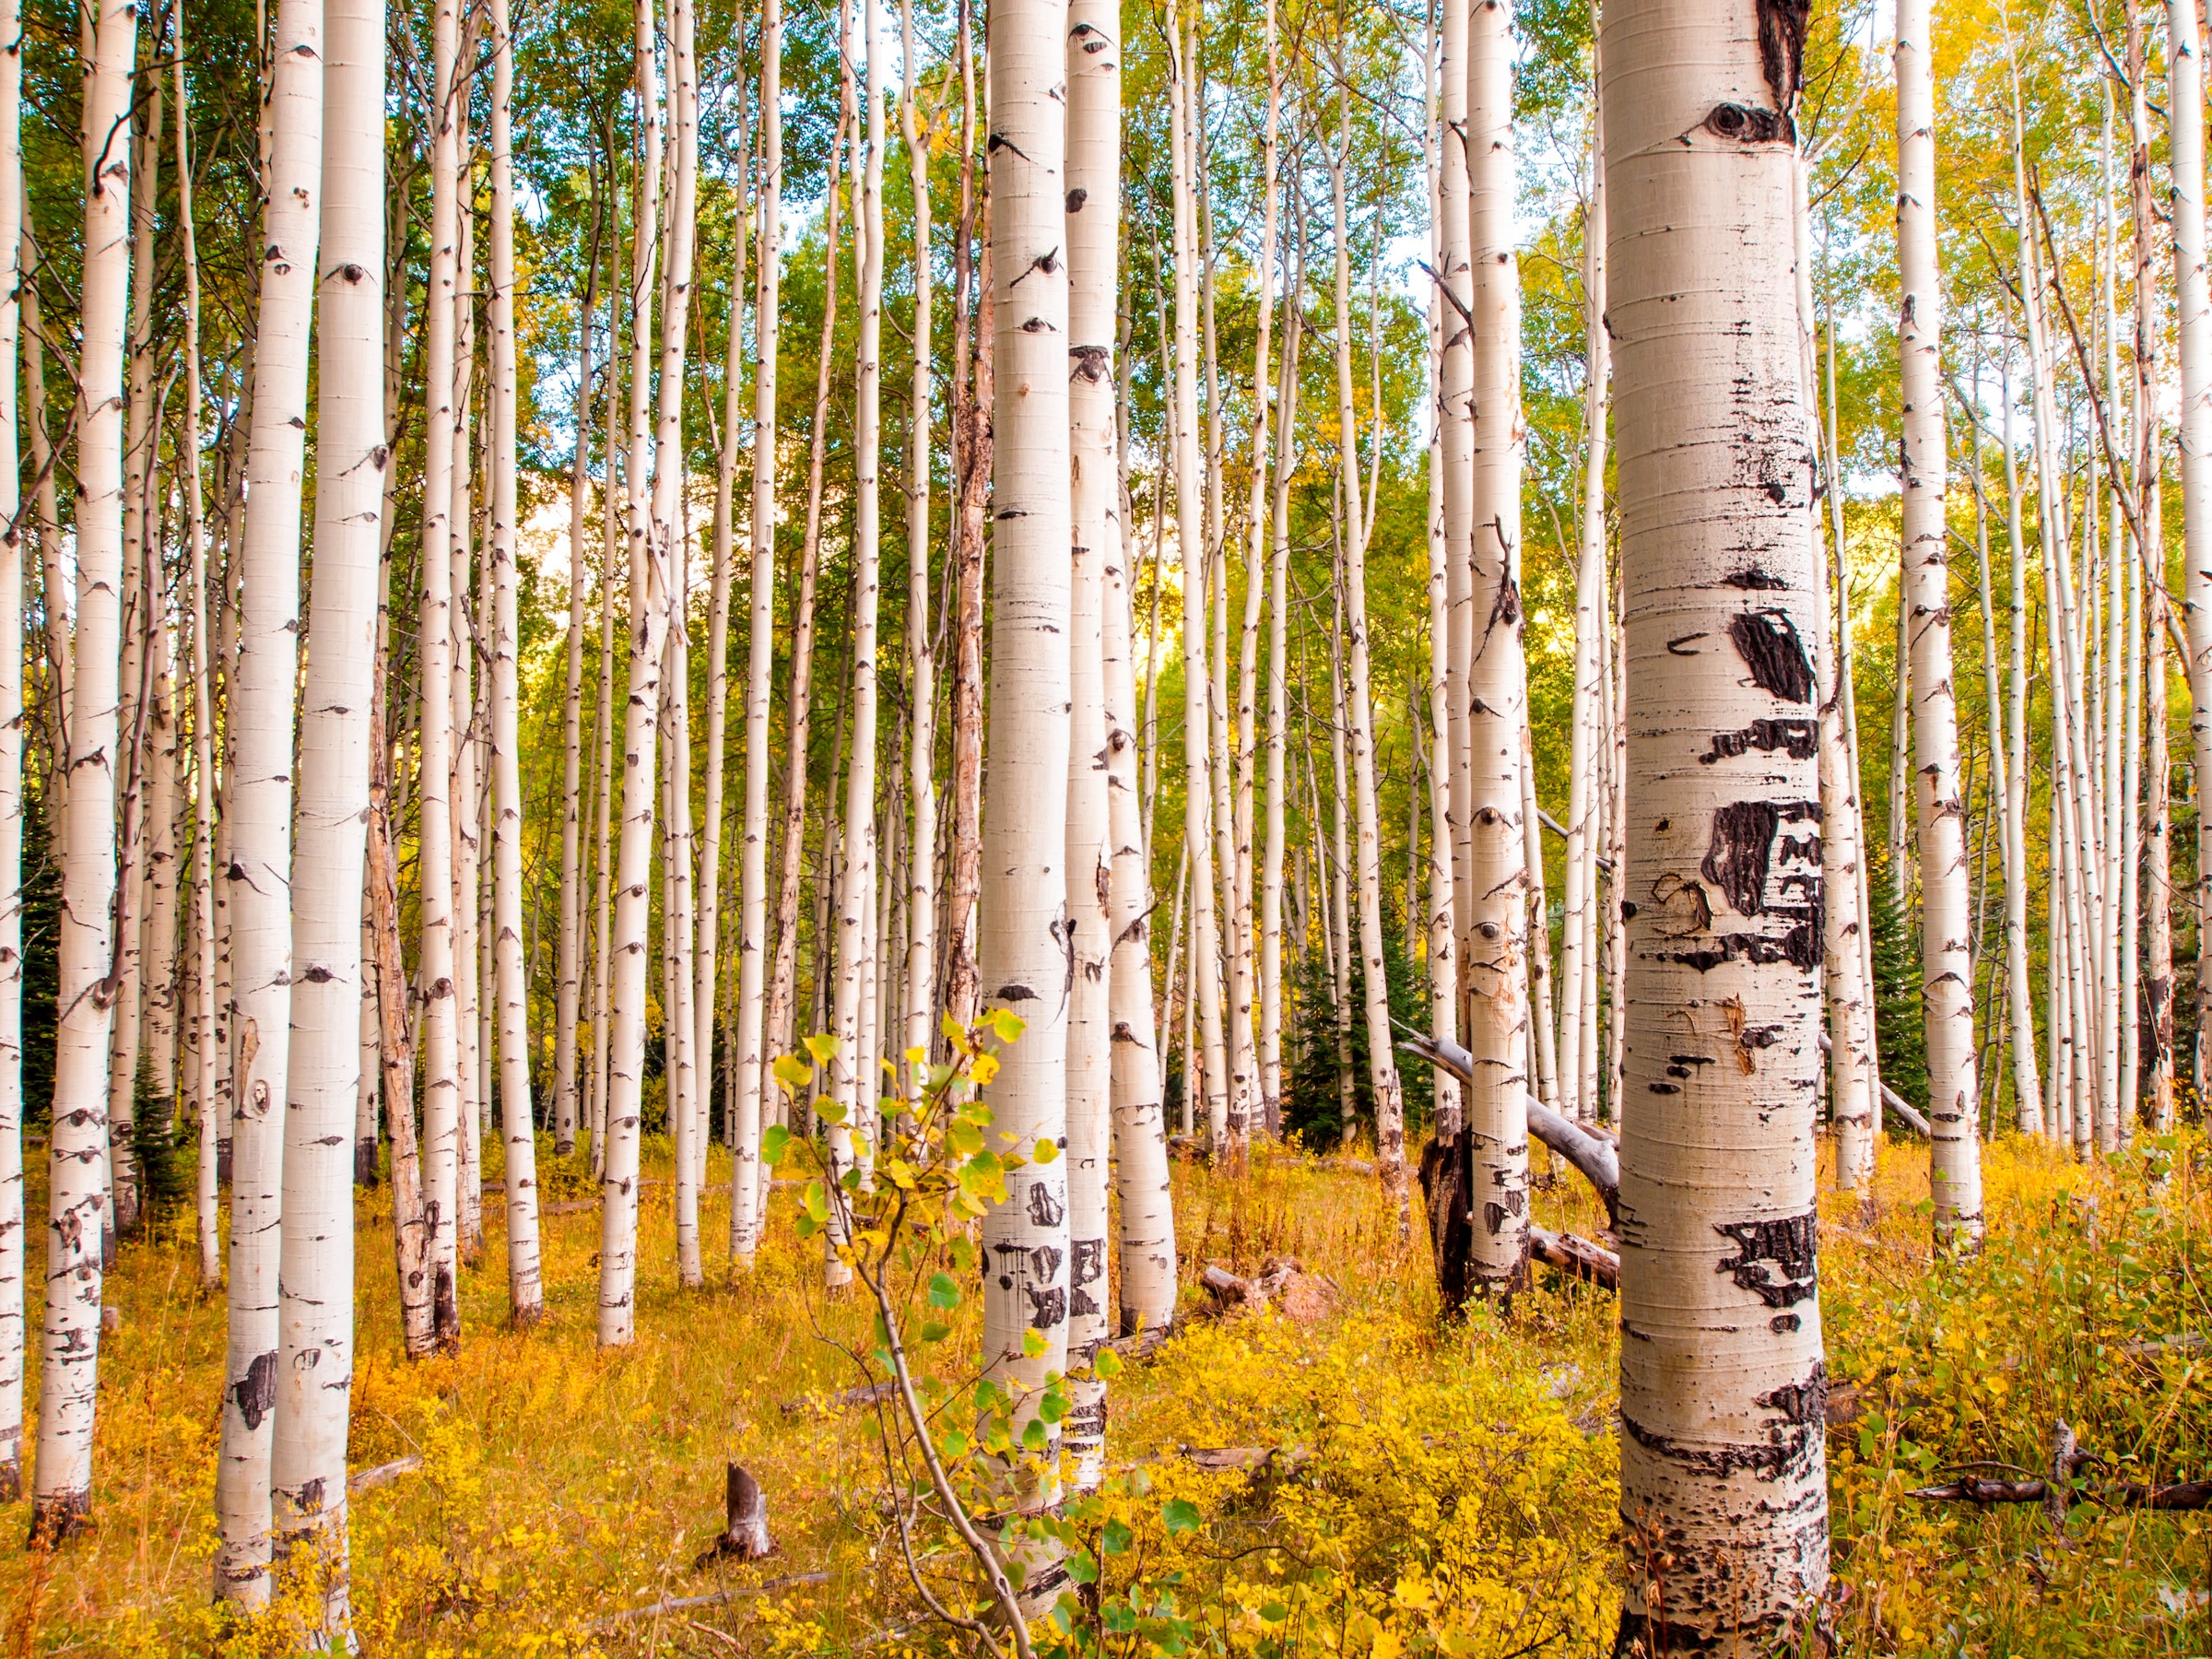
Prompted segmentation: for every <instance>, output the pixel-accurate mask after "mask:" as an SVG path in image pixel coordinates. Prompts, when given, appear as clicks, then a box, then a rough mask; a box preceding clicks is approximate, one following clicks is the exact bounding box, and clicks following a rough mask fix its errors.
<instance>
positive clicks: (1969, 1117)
mask: <svg viewBox="0 0 2212 1659" xmlns="http://www.w3.org/2000/svg"><path fill="white" fill-rule="evenodd" d="M1928 25H1929V16H1928V3H1927V0H1898V7H1897V39H1896V44H1895V47H1894V49H1893V50H1894V56H1895V60H1896V67H1897V97H1898V106H1897V142H1898V154H1899V157H1900V161H1899V185H1898V194H1897V242H1898V262H1899V269H1900V280H1901V283H1902V286H1903V288H1904V296H1903V300H1902V302H1901V308H1900V313H1899V321H1898V339H1899V349H1900V352H1901V353H1902V356H1903V365H1902V370H1901V373H1902V376H1903V381H1902V385H1903V399H1904V432H1905V437H1904V447H1903V451H1902V454H1903V466H1904V478H1903V486H1904V509H1903V511H1904V519H1903V526H1904V529H1903V534H1904V566H1905V588H1904V593H1903V595H1902V601H1901V602H1902V603H1904V604H1905V605H1906V606H1908V607H1909V609H1910V613H1911V626H1910V633H1911V636H1912V690H1913V699H1912V759H1913V776H1914V778H1915V779H1916V780H1917V782H1916V785H1915V787H1916V788H1917V790H1918V791H1919V799H1918V806H1919V815H1920V885H1921V901H1920V902H1921V922H1922V941H1923V942H1922V947H1921V948H1922V956H1921V962H1922V977H1923V982H1924V987H1925V989H1924V995H1925V998H1926V1010H1927V1026H1928V1121H1929V1123H1930V1124H1933V1125H1934V1131H1933V1134H1932V1135H1931V1137H1930V1148H1929V1151H1930V1157H1931V1158H1932V1159H1933V1168H1934V1174H1933V1180H1934V1182H1935V1188H1934V1192H1935V1234H1936V1237H1937V1238H1938V1239H1940V1240H1942V1241H1946V1242H1947V1243H1949V1244H1951V1245H1952V1246H1953V1247H1954V1248H1957V1249H1959V1250H1962V1251H1969V1252H1971V1251H1972V1250H1974V1249H1976V1248H1977V1247H1978V1245H1979V1243H1980V1241H1981V1237H1982V1152H1981V1136H1980V1135H1979V1134H1978V1133H1977V1128H1976V1115H1977V1108H1976V1102H1977V1101H1978V1100H1980V1099H1981V1090H1980V1088H1979V1086H1978V1085H1977V1083H1976V1081H1975V1075H1974V978H1973V964H1972V961H1971V959H1970V957H1969V955H1968V950H1967V940H1968V938H1969V936H1970V923H1969V919H1968V893H1967V885H1968V882H1967V877H1968V870H1967V853H1966V804H1965V802H1964V800H1963V799H1962V798H1961V796H1960V794H1959V778H1958V773H1959V712H1958V705H1957V701H1956V700H1955V699H1954V697H1953V695H1952V691H1951V681H1952V676H1953V667H1952V661H1951V622H1950V617H1951V601H1950V563H1949V550H1950V541H1949V531H1948V529H1947V527H1946V524H1945V521H1944V488H1945V474H1946V470H1947V466H1946V459H1945V453H1944V409H1943V365H1942V357H1941V344H1940V335H1941V316H1942V296H1941V294H1940V293H1939V292H1938V289H1937V282H1938V278H1937V272H1936V248H1935V81H1934V78H1933V76H1932V74H1931V72H1930V63H1929V50H1930V45H1929V37H1928Z"/></svg>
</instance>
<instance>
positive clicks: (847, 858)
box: [825, 0, 1066, 1287]
mask: <svg viewBox="0 0 2212 1659" xmlns="http://www.w3.org/2000/svg"><path fill="white" fill-rule="evenodd" d="M858 11H859V16H860V19H861V32H862V34H863V35H864V37H865V41H864V44H865V47H866V51H867V86H866V89H865V97H864V102H865V104H866V111H865V114H866V119H867V126H866V139H865V143H866V150H865V156H864V159H863V160H862V163H861V182H860V211H859V213H858V214H857V215H856V216H855V221H856V222H855V223H854V225H853V241H854V248H853V252H854V253H855V255H856V257H857V263H858V265H859V277H860V338H859V349H860V359H859V363H858V365H857V381H856V392H855V396H854V400H853V467H854V481H853V482H854V488H853V691H852V697H853V702H852V709H853V759H852V763H851V765H850V766H849V767H848V768H847V769H846V773H845V807H844V843H843V855H842V856H841V858H840V859H839V861H838V877H839V886H838V895H837V900H836V903H837V994H836V1000H835V1002H834V1004H833V1005H832V1008H831V1013H830V1032H831V1034H832V1035H834V1036H835V1037H836V1039H837V1041H838V1045H839V1047H838V1054H837V1058H836V1059H835V1060H834V1061H832V1062H831V1064H830V1080H831V1084H832V1087H833V1088H834V1090H835V1095H836V1099H837V1100H838V1102H839V1103H840V1104H841V1105H842V1106H843V1107H844V1108H845V1117H844V1119H843V1121H842V1122H832V1123H831V1124H830V1170H831V1173H832V1175H833V1176H835V1175H839V1174H841V1173H842V1172H843V1171H845V1170H847V1169H850V1168H852V1167H853V1164H854V1162H855V1160H859V1161H862V1162H865V1161H866V1160H867V1159H869V1158H870V1156H871V1149H872V1146H873V1142H874V1139H875V1122H874V1119H875V1112H874V1107H875V1102H876V1100H877V1096H878V1094H879V1093H880V1090H879V1088H878V1087H877V1078H876V1076H875V1075H874V1073H873V1068H872V1067H871V1066H870V1065H869V1056H868V1054H867V1053H866V1050H865V1046H864V1044H863V1041H862V1038H863V1035H864V1032H863V1019H862V1004H863V1001H864V998H865V994H866V986H865V970H866V967H867V965H868V963H869V962H870V961H871V960H872V953H871V952H870V951H869V949H868V942H867V935H868V934H869V933H870V932H871V931H872V924H873V921H874V912H875V895H876V881H877V872H876V861H877V852H878V849H877V844H876V747H877V742H876V716H877V692H876V649H877V640H876V618H877V598H878V595H879V589H880V574H881V569H882V558H881V552H880V548H879V545H878V537H879V533H880V530H881V503H880V498H879V479H878V468H879V466H880V465H881V458H882V441H881V439H882V404H883V363H882V351H881V341H882V335H883V140H884V130H883V93H884V87H885V76H884V55H885V52H886V47H885V44H884V40H883V19H882V15H881V9H880V5H879V0H858ZM1065 783H1066V780H1065V776H1063V777H1062V778H1061V779H1060V780H1059V781H1058V785H1057V786H1058V787H1060V788H1061V789H1062V790H1063V791H1065ZM835 1232H836V1229H835V1228H832V1229H831V1233H830V1235H828V1236H826V1240H825V1242H826V1247H827V1248H828V1249H829V1251H830V1255H829V1258H828V1262H827V1269H828V1275H829V1283H830V1285H831V1286H832V1287H835V1286H838V1285H841V1284H844V1283H846V1282H847V1281H848V1279H849V1277H850V1273H851V1270H850V1269H849V1268H847V1267H845V1266H844V1265H843V1264H842V1263H841V1262H840V1261H839V1260H838V1259H837V1255H836V1247H837V1245H838V1243H839V1242H841V1241H840V1240H838V1239H837V1238H836V1237H835V1236H834V1234H835Z"/></svg>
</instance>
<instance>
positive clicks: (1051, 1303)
mask: <svg viewBox="0 0 2212 1659" xmlns="http://www.w3.org/2000/svg"><path fill="white" fill-rule="evenodd" d="M871 4H872V0H871ZM1169 16H1170V19H1171V22H1172V20H1173V18H1174V14H1173V13H1172V12H1171V13H1170V14H1169ZM1065 17H1066V14H1065V11H1064V10H1063V9H1061V8H1058V7H1055V6H1048V5H1042V4H1039V3H1038V0H999V4H997V5H995V6H993V7H992V8H991V12H990V20H989V40H988V42H987V46H986V53H985V59H984V62H985V65H986V69H987V73H988V76H989V96H988V105H989V109H990V123H991V135H992V137H993V139H994V145H993V149H992V160H991V233H990V246H991V264H992V277H991V280H992V285H993V288H994V312H995V314H994V327H995V331H996V335H995V338H994V342H993V360H994V373H995V374H997V375H998V376H1000V377H1002V378H1003V380H1004V382H1005V386H1004V390H1005V392H1006V396H1004V397H1002V398H1000V399H998V400H997V403H996V406H995V410H994V443H993V456H992V475H991V477H992V500H993V509H992V511H993V514H994V519H995V530H994V545H993V559H992V568H991V577H992V629H991V631H992V639H991V685H990V715H989V718H990V723H991V733H992V738H993V748H992V757H991V790H992V797H991V798H992V810H991V812H990V813H989V815H988V816H987V817H986V818H985V819H984V821H983V855H982V896H981V897H982V902H981V906H980V911H979V916H980V921H981V931H980V935H979V936H978V940H977V945H978V949H977V961H978V965H979V968H980V971H981V980H980V982H981V984H982V987H983V988H984V999H985V1002H986V1004H987V1005H988V1006H989V1009H990V1010H991V1011H992V1012H994V1013H995V1012H996V1011H998V1010H1000V1009H1004V1010H1006V1012H1007V1013H1009V1014H1012V1015H1016V1016H1018V1017H1019V1018H1021V1019H1022V1020H1023V1021H1025V1022H1026V1027H1027V1029H1026V1030H1024V1031H1023V1033H1022V1035H1021V1037H1020V1039H1019V1041H1016V1042H1015V1043H1013V1044H1012V1045H1011V1046H1010V1047H1007V1048H1006V1049H1005V1050H1004V1052H1003V1053H1001V1054H1000V1056H999V1062H1000V1064H999V1067H998V1070H997V1073H996V1075H995V1076H994V1077H993V1078H992V1079H991V1081H990V1082H989V1083H988V1084H986V1085H985V1086H984V1087H983V1088H982V1100H983V1101H984V1103H985V1104H987V1105H988V1106H989V1107H990V1108H991V1111H992V1113H993V1119H992V1131H993V1135H994V1143H995V1145H996V1147H999V1148H1002V1149H1004V1150H1006V1151H1009V1152H1012V1151H1016V1150H1018V1151H1019V1153H1020V1155H1021V1157H1022V1158H1023V1159H1026V1160H1027V1161H1025V1162H1024V1163H1023V1164H1022V1165H1021V1167H1020V1168H1018V1169H1016V1170H1013V1171H1009V1172H1008V1174H1007V1177H1006V1198H1005V1199H1004V1200H1003V1201H1001V1202H1000V1203H998V1204H995V1205H994V1206H992V1207H991V1209H990V1210H989V1211H988V1212H987V1213H986V1214H985V1216H984V1217H983V1221H982V1258H983V1262H984V1264H985V1265H984V1280H983V1363H984V1365H985V1367H986V1368H988V1370H989V1371H991V1373H992V1374H994V1376H996V1377H998V1378H999V1379H1000V1380H1001V1381H1002V1382H1005V1383H1006V1384H1007V1385H1008V1386H1009V1387H1010V1388H1012V1389H1013V1390H1014V1391H1015V1392H1016V1397H1017V1398H1018V1399H1025V1400H1026V1399H1027V1398H1029V1397H1030V1396H1031V1395H1032V1394H1033V1391H1035V1390H1037V1389H1039V1388H1041V1386H1042V1385H1043V1383H1044V1382H1045V1379H1046V1377H1047V1376H1048V1375H1050V1374H1051V1373H1053V1372H1055V1371H1065V1370H1066V1369H1067V1354H1068V1348H1067V1343H1068V1330H1067V1324H1068V1318H1067V1315H1068V1306H1069V1298H1068V1272H1067V1258H1068V1218H1067V1202H1068V1191H1067V1165H1066V1161H1065V1154H1064V1151H1063V1148H1064V1147H1065V1144H1066V1138H1065V1137H1066V1135H1067V1075H1066V1065H1067V1009H1066V1005H1065V999H1064V997H1063V996H1062V994H1061V990H1060V988H1061V986H1062V985H1064V984H1065V982H1066V973H1067V950H1066V945H1065V936H1064V927H1065V923H1064V921H1063V918H1064V917H1065V915H1066V913H1067V884H1066V880H1065V869H1064V867H1063V862H1062V861H1063V860H1064V858H1065V853H1066V841H1067V787H1066V785H1067V767H1068V747H1069V739H1068V721H1067V715H1066V712H1065V711H1066V709H1067V707H1068V703H1069V679H1068V674H1069V668H1068V628H1069V574H1068V555H1067V550H1068V548H1069V547H1070V546H1071V545H1072V544H1071V539H1070V535H1071V530H1072V524H1071V520H1070V515H1069V506H1068V479H1069V477H1070V473H1069V453H1068V442H1069V440H1068V419H1067V416H1068V401H1067V399H1068V390H1067V388H1068V359H1067V348H1068V345H1069V342H1070V340H1071V338H1072V336H1071V335H1070V334H1069V332H1068V288H1067V266H1066V264H1065V260H1064V257H1063V254H1062V250H1063V249H1064V248H1065V246H1066V238H1067V225H1066V217H1065V216H1066V206H1065V185H1066V179H1065V166H1064V157H1065V130H1064V120H1063V111H1064V102H1065V80H1066V62H1067V60H1066V51H1067V48H1066V37H1065ZM870 44H871V47H873V45H874V42H873V41H871V42H870ZM1202 759H1203V758H1201V760H1202ZM859 763H860V762H859V750H858V748H857V746H856V747H855V750H854V764H855V766H857V765H858V764H859ZM1193 775H1194V777H1195V776H1197V775H1198V774H1197V773H1196V771H1194V774H1193ZM1032 1332H1033V1333H1035V1335H1036V1336H1037V1337H1038V1338H1040V1340H1039V1341H1037V1342H1035V1343H1033V1344H1032V1343H1030V1341H1029V1336H1030V1333H1032ZM1025 1414H1026V1413H1025ZM1018 1501H1019V1502H1020V1503H1021V1505H1022V1506H1023V1507H1025V1508H1030V1507H1038V1506H1041V1505H1042V1504H1044V1503H1047V1502H1049V1501H1051V1491H1050V1486H1049V1483H1046V1482H1040V1483H1038V1485H1037V1486H1036V1487H1035V1488H1032V1489H1030V1490H1028V1491H1025V1492H1023V1493H1021V1494H1020V1495H1019V1497H1018ZM1024 1568H1025V1574H1024V1576H1025V1579H1026V1582H1025V1583H1024V1584H1023V1586H1022V1594H1023V1600H1024V1605H1025V1607H1028V1606H1035V1605H1037V1604H1039V1603H1043V1602H1049V1599H1050V1597H1051V1596H1052V1594H1053V1592H1054V1591H1055V1590H1056V1589H1057V1587H1058V1585H1059V1583H1062V1582H1064V1580H1065V1568H1064V1567H1063V1566H1061V1565H1060V1563H1059V1561H1058V1560H1057V1559H1055V1558H1052V1557H1045V1558H1044V1559H1032V1560H1030V1561H1028V1562H1025V1563H1024Z"/></svg>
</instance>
